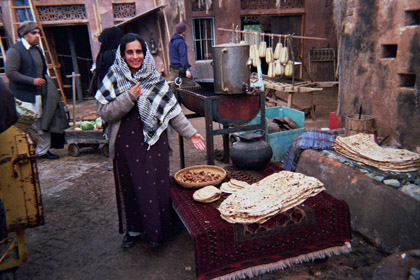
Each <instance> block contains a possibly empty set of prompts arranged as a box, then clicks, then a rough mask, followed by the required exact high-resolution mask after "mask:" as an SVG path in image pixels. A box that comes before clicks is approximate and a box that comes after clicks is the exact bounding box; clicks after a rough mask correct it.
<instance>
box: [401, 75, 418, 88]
mask: <svg viewBox="0 0 420 280" xmlns="http://www.w3.org/2000/svg"><path fill="white" fill-rule="evenodd" d="M398 76H399V78H400V79H399V80H400V83H399V87H407V88H414V87H415V85H416V75H415V74H398Z"/></svg>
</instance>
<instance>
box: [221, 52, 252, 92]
mask: <svg viewBox="0 0 420 280" xmlns="http://www.w3.org/2000/svg"><path fill="white" fill-rule="evenodd" d="M248 58H249V45H243V44H223V45H215V46H213V73H214V93H218V94H241V93H245V92H246V91H247V90H248V89H249V81H250V69H249V67H248V66H247V65H246V62H247V60H248Z"/></svg>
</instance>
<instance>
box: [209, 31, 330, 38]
mask: <svg viewBox="0 0 420 280" xmlns="http://www.w3.org/2000/svg"><path fill="white" fill-rule="evenodd" d="M217 30H220V31H229V32H237V33H243V34H254V35H259V36H269V37H280V38H281V37H283V38H286V37H289V36H291V37H292V38H296V39H306V40H327V39H326V38H320V37H308V36H297V35H284V34H273V33H261V32H255V31H241V30H234V29H227V28H217Z"/></svg>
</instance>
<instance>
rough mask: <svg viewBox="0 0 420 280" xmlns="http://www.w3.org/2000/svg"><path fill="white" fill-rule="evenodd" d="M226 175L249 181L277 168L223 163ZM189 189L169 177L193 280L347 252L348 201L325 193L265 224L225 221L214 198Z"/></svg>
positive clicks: (242, 273)
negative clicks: (198, 197)
mask: <svg viewBox="0 0 420 280" xmlns="http://www.w3.org/2000/svg"><path fill="white" fill-rule="evenodd" d="M226 170H227V171H228V178H227V179H230V178H235V179H238V180H243V181H247V182H248V183H254V182H256V181H259V180H261V179H262V178H264V177H266V176H268V175H270V174H272V173H273V172H277V171H280V168H279V167H278V166H277V165H275V164H272V163H270V164H269V165H268V166H267V167H265V168H264V169H262V170H259V171H249V170H239V169H236V168H235V167H228V168H226ZM194 191H195V190H194V189H187V188H183V187H181V186H178V185H177V184H176V182H175V180H173V178H172V184H171V195H172V200H173V205H174V208H175V210H176V212H177V213H178V215H179V217H180V218H181V220H182V221H183V223H184V225H185V226H186V228H187V230H188V231H189V233H190V235H191V236H192V237H193V239H194V245H195V262H196V275H197V279H199V280H204V279H241V278H245V277H253V276H256V275H258V274H262V273H265V272H269V271H273V270H278V269H284V268H286V267H289V266H291V265H293V264H297V263H301V262H303V261H311V260H314V259H317V258H323V257H325V256H331V255H338V254H342V253H347V252H350V250H351V246H350V241H351V227H350V213H349V209H348V206H347V204H346V203H345V202H344V201H341V200H338V199H336V198H334V197H332V196H331V195H329V194H328V193H326V192H321V193H320V194H318V195H317V196H315V197H311V198H309V199H307V200H306V201H305V202H304V203H302V204H300V205H298V206H296V207H294V208H292V209H290V210H288V211H287V212H285V213H281V214H279V215H277V216H275V217H273V218H271V219H270V220H269V221H267V222H266V223H264V224H262V225H259V224H250V225H241V224H230V223H228V222H226V221H225V220H223V219H222V218H220V214H219V211H218V210H217V209H216V207H217V206H218V205H219V204H220V203H221V201H223V199H224V198H226V196H227V195H224V196H222V198H221V199H219V200H218V201H216V202H213V203H199V202H196V201H194V200H193V198H192V194H193V193H194Z"/></svg>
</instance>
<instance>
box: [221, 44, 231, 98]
mask: <svg viewBox="0 0 420 280" xmlns="http://www.w3.org/2000/svg"><path fill="white" fill-rule="evenodd" d="M227 51H228V49H222V55H221V56H220V74H221V76H222V77H221V78H222V79H221V80H222V81H221V82H222V90H223V91H224V92H228V91H229V89H228V88H225V82H224V80H225V76H224V75H223V53H226V52H227Z"/></svg>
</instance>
